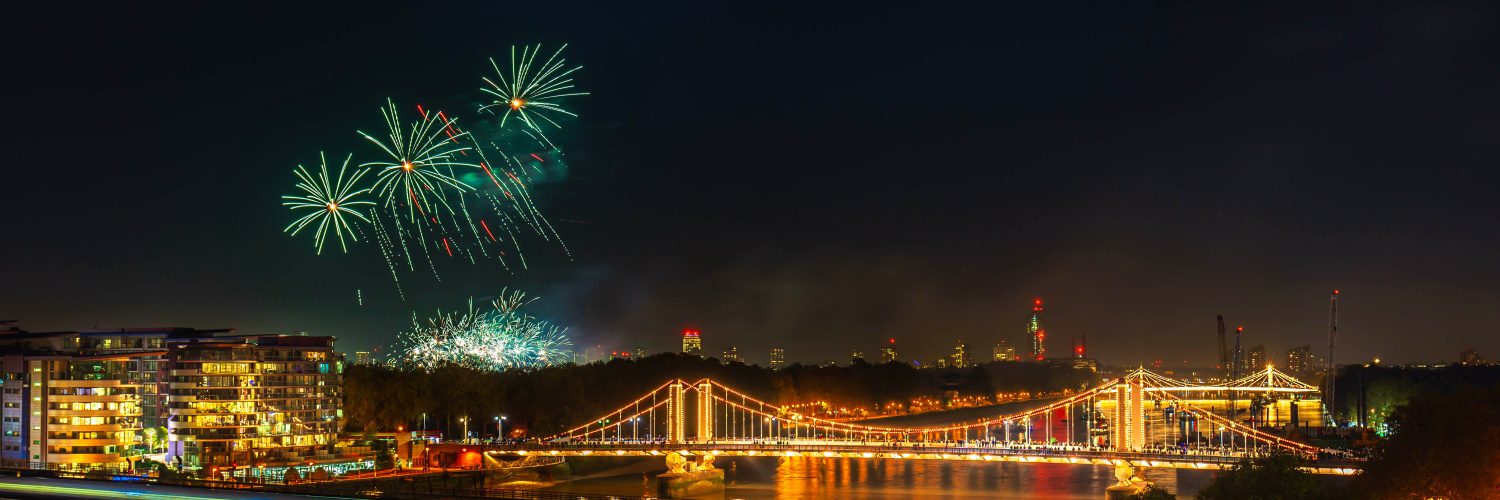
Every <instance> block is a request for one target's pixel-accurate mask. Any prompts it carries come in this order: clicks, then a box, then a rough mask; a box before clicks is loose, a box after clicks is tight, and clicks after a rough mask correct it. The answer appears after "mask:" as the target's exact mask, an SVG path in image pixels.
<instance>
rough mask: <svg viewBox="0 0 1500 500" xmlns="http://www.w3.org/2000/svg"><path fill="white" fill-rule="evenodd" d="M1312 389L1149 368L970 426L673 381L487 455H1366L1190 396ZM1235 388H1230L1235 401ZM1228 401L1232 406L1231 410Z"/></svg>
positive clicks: (1181, 460)
mask: <svg viewBox="0 0 1500 500" xmlns="http://www.w3.org/2000/svg"><path fill="white" fill-rule="evenodd" d="M1225 392H1230V393H1232V394H1235V393H1241V392H1243V393H1245V394H1276V393H1282V394H1299V393H1311V394H1316V393H1317V389H1316V388H1314V387H1312V386H1309V385H1307V384H1305V383H1302V382H1300V381H1298V380H1296V379H1294V378H1291V377H1288V376H1286V375H1284V374H1281V373H1280V372H1276V371H1275V370H1273V369H1271V368H1269V367H1268V368H1267V369H1266V371H1264V372H1257V373H1254V374H1251V375H1249V376H1247V377H1244V378H1241V379H1238V380H1234V381H1230V382H1228V383H1224V384H1220V385H1206V386H1205V385H1192V384H1189V383H1186V382H1182V381H1179V380H1174V379H1171V378H1168V377H1163V376H1161V375H1157V374H1155V373H1152V372H1150V371H1147V370H1145V369H1137V370H1135V371H1132V372H1130V373H1129V374H1127V375H1125V376H1122V377H1119V378H1116V379H1113V380H1109V381H1106V382H1104V383H1101V384H1099V385H1097V386H1095V387H1093V388H1091V389H1088V390H1085V391H1081V392H1079V393H1076V394H1073V395H1071V396H1067V397H1063V398H1059V399H1057V400H1055V401H1051V402H1049V403H1047V404H1045V405H1044V406H1039V407H1036V408H1031V409H1027V410H1022V411H1018V412H1015V413H1011V414H1003V415H996V416H994V417H991V418H984V419H980V420H977V421H974V422H969V423H953V424H948V425H941V426H934V427H894V426H881V425H868V424H862V423H856V422H841V421H834V420H827V419H822V418H817V417H813V416H809V415H804V414H801V413H798V412H796V411H793V410H790V409H787V408H784V407H780V406H777V405H774V404H771V403H767V402H765V401H762V400H760V399H756V398H754V397H751V396H749V395H747V394H745V393H743V392H740V391H737V390H735V389H733V388H730V387H727V386H724V385H722V384H720V383H718V382H715V381H713V380H710V379H702V380H698V381H693V382H688V381H685V380H681V379H677V380H671V381H668V382H666V383H664V384H662V385H661V386H659V387H657V388H656V389H654V390H652V391H650V392H649V393H647V394H645V395H644V396H641V397H639V398H636V399H635V400H634V401H631V402H630V403H627V404H625V405H623V406H621V407H620V408H619V409H617V410H615V411H613V412H610V413H608V414H605V415H601V416H600V417H599V418H596V419H594V420H592V421H590V422H588V423H585V424H583V425H579V426H578V427H575V428H573V429H570V430H568V431H566V432H563V433H560V434H557V435H555V436H552V437H550V438H547V439H544V440H542V441H541V442H540V443H539V444H526V445H521V446H508V447H499V448H497V449H493V450H490V452H491V453H511V454H517V455H523V456H524V455H528V454H544V455H554V456H609V455H615V456H662V455H666V454H668V453H672V452H677V453H678V454H681V455H700V454H711V455H715V456H779V457H811V458H818V457H823V458H834V457H843V458H882V459H896V460H965V461H1000V462H1039V463H1072V464H1093V465H1108V466H1119V465H1122V464H1126V465H1133V466H1146V467H1170V468H1183V469H1218V468H1222V467H1227V466H1229V465H1232V464H1234V463H1237V462H1239V461H1240V460H1242V459H1244V458H1246V457H1254V456H1261V455H1265V454H1270V453H1277V452H1280V453H1290V454H1294V455H1297V456H1300V457H1303V458H1305V459H1306V460H1308V463H1309V466H1308V467H1307V468H1308V470H1310V471H1312V472H1315V473H1319V474H1353V473H1355V472H1356V471H1357V470H1358V469H1359V468H1360V466H1361V464H1360V462H1359V461H1355V460H1349V459H1339V458H1333V457H1335V456H1336V455H1335V454H1334V453H1332V452H1330V451H1329V450H1323V449H1320V448H1318V447H1316V446H1312V445H1309V444H1306V443H1303V442H1299V441H1297V440H1294V439H1291V438H1289V437H1285V436H1281V435H1277V434H1273V433H1270V432H1266V431H1264V430H1261V429H1257V428H1255V427H1253V426H1250V425H1246V424H1244V423H1241V422H1238V421H1236V420H1235V419H1233V418H1231V417H1226V416H1224V415H1220V414H1218V413H1216V412H1214V411H1212V410H1211V409H1208V408H1204V407H1201V406H1200V405H1198V404H1196V403H1195V401H1200V399H1189V398H1188V396H1189V395H1192V394H1198V395H1200V396H1201V395H1203V394H1208V393H1214V394H1221V393H1225ZM1232 399H1233V396H1231V400H1232ZM1232 412H1233V410H1231V415H1233V413H1232Z"/></svg>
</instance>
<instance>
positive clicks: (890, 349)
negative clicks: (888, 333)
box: [880, 338, 896, 363]
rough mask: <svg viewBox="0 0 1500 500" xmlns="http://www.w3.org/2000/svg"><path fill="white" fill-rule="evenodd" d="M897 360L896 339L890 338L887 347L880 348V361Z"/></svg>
mask: <svg viewBox="0 0 1500 500" xmlns="http://www.w3.org/2000/svg"><path fill="white" fill-rule="evenodd" d="M895 361H896V339H894V338H893V339H890V341H889V342H886V344H885V347H882V348H880V362H881V363H894V362H895Z"/></svg>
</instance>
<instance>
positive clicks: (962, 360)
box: [949, 340, 969, 368]
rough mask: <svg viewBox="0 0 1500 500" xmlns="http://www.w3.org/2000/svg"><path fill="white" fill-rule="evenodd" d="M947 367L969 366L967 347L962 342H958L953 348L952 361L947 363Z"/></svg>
mask: <svg viewBox="0 0 1500 500" xmlns="http://www.w3.org/2000/svg"><path fill="white" fill-rule="evenodd" d="M949 366H952V367H954V368H963V367H966V366H969V346H966V345H964V341H962V340H960V341H958V345H955V346H953V355H952V361H950V362H949Z"/></svg>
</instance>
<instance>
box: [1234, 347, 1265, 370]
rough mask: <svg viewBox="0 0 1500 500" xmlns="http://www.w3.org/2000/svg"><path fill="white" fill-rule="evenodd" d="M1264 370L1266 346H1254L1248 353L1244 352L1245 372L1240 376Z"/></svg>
mask: <svg viewBox="0 0 1500 500" xmlns="http://www.w3.org/2000/svg"><path fill="white" fill-rule="evenodd" d="M1265 368H1266V346H1263V345H1256V346H1255V347H1251V348H1250V350H1249V351H1245V371H1243V372H1240V373H1241V374H1246V373H1250V372H1253V371H1256V370H1263V369H1265Z"/></svg>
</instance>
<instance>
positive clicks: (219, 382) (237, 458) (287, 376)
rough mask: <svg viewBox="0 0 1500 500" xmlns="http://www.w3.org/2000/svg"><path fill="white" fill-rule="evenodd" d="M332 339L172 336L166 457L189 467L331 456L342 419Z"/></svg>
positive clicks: (340, 365) (340, 385) (340, 370)
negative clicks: (179, 459)
mask: <svg viewBox="0 0 1500 500" xmlns="http://www.w3.org/2000/svg"><path fill="white" fill-rule="evenodd" d="M333 342H334V338H333V337H316V336H286V335H258V336H234V337H217V338H193V339H168V340H167V347H168V350H169V351H170V355H169V359H170V361H169V362H168V366H167V371H166V373H168V374H169V377H168V379H167V380H168V391H167V394H166V396H167V411H168V412H169V413H170V414H171V419H170V420H169V421H168V423H167V429H168V434H167V439H168V447H167V458H168V460H169V461H170V460H176V459H177V457H181V461H182V463H183V465H184V466H187V467H210V466H216V467H226V466H249V465H250V464H255V463H264V462H270V463H300V462H306V461H329V460H334V459H335V458H336V457H335V456H333V455H332V454H331V453H330V446H329V445H330V443H332V442H334V440H336V439H337V436H338V425H339V424H340V422H341V420H342V419H343V416H344V415H343V409H342V408H343V397H342V394H341V391H342V388H343V363H342V362H340V361H339V360H338V358H337V357H336V356H335V355H334V351H333Z"/></svg>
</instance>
